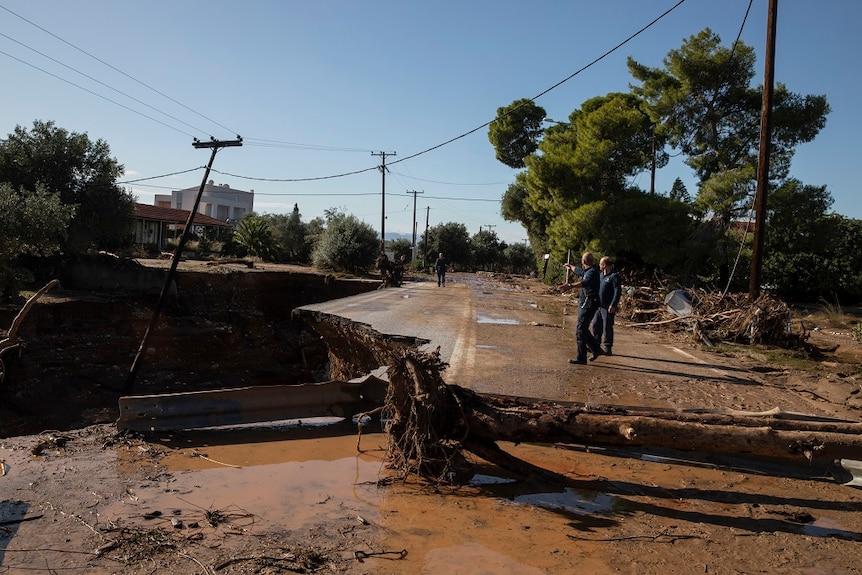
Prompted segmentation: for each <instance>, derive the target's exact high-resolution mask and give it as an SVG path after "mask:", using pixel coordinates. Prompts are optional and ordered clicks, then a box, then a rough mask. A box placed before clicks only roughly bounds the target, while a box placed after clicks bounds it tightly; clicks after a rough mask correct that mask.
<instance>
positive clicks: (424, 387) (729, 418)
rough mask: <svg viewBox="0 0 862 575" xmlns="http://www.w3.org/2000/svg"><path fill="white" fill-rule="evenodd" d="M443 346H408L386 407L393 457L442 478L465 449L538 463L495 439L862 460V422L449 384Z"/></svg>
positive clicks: (493, 458)
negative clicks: (553, 397) (582, 400)
mask: <svg viewBox="0 0 862 575" xmlns="http://www.w3.org/2000/svg"><path fill="white" fill-rule="evenodd" d="M444 368H445V364H444V363H442V362H441V361H440V358H439V353H434V354H423V353H420V352H415V351H411V352H405V353H403V355H402V356H401V357H400V358H398V360H397V361H396V362H395V363H394V364H393V365H391V366H390V367H389V370H388V374H389V381H390V388H389V394H388V396H387V404H386V407H385V408H384V412H383V413H384V417H383V420H384V421H385V422H386V423H385V425H384V429H385V430H386V431H387V432H388V434H389V457H390V463H391V466H392V467H393V468H395V469H399V470H401V471H402V472H404V473H405V474H406V473H411V472H412V473H418V474H420V475H422V476H425V477H428V478H431V479H434V480H436V481H440V482H447V481H458V480H462V479H463V478H464V477H465V474H466V470H465V467H466V464H465V462H466V458H465V456H464V452H465V451H469V452H472V453H473V454H474V455H476V456H478V457H480V458H482V459H485V460H486V461H490V462H491V463H495V464H498V465H501V466H502V467H504V468H508V469H512V470H514V471H521V472H523V471H524V470H528V471H529V470H530V469H531V466H530V465H529V464H526V463H524V462H518V461H517V460H516V459H515V458H513V457H512V456H511V455H509V454H507V453H506V452H505V451H503V450H502V449H501V448H500V447H499V446H498V445H497V443H496V442H498V441H509V442H513V443H522V442H531V443H563V444H577V445H584V446H588V447H627V448H669V449H673V450H677V451H686V452H699V453H703V454H723V455H735V456H740V455H744V456H752V457H762V458H769V459H770V460H773V461H777V462H782V461H783V462H786V463H793V464H798V463H801V462H805V461H807V462H809V463H810V462H812V461H813V460H814V459H819V460H821V461H833V460H836V459H854V460H859V459H862V423H859V422H851V421H846V420H839V419H832V418H817V417H814V416H806V415H804V414H796V413H787V412H782V411H780V410H770V411H767V412H762V413H748V412H740V411H732V410H718V411H715V412H706V413H704V412H703V411H702V410H688V411H677V410H672V409H664V410H663V409H650V408H639V407H631V408H627V407H623V406H587V405H583V404H576V403H565V402H556V401H547V400H541V399H530V398H518V397H512V396H501V395H489V394H480V393H476V392H473V391H471V390H469V389H466V388H463V387H460V386H457V385H449V384H446V383H445V382H444V381H443V379H442V377H441V375H440V372H441V371H442V369H444Z"/></svg>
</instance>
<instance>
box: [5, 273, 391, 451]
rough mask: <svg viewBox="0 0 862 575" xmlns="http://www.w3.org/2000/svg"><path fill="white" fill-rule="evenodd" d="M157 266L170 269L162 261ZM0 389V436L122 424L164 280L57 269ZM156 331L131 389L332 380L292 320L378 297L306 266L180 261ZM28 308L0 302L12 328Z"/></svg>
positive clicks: (311, 339)
mask: <svg viewBox="0 0 862 575" xmlns="http://www.w3.org/2000/svg"><path fill="white" fill-rule="evenodd" d="M158 263H160V264H161V266H164V265H165V262H158ZM54 271H55V273H56V277H59V278H60V280H61V284H60V286H59V287H58V288H55V289H53V290H51V291H49V292H48V294H47V295H45V296H43V298H41V299H40V300H39V301H38V303H37V304H36V305H35V306H34V307H33V309H32V311H31V312H30V314H29V315H28V316H27V317H26V319H25V321H24V323H23V324H22V327H21V330H20V332H19V338H20V340H21V341H22V344H23V345H22V349H21V355H20V359H15V358H12V359H11V360H10V361H7V363H8V364H9V365H7V375H6V378H5V380H4V381H3V383H0V437H8V436H12V435H28V434H34V433H39V432H40V431H42V430H46V429H55V430H67V429H70V428H75V427H82V426H86V425H90V424H96V423H108V422H112V421H114V420H116V418H117V401H118V399H119V397H120V395H121V391H122V389H123V386H124V385H125V383H126V380H127V377H128V373H129V369H130V367H131V365H132V362H133V360H134V358H135V354H136V353H137V351H138V349H139V347H140V344H141V340H142V337H143V335H144V333H145V331H146V329H147V326H148V325H149V323H150V321H151V318H152V315H153V310H154V309H155V306H156V302H157V301H158V294H159V293H160V290H161V287H162V286H163V284H164V281H165V277H166V275H167V272H166V269H164V267H158V266H144V265H140V264H136V263H134V262H124V263H120V262H114V261H112V260H110V259H108V260H103V261H101V262H88V263H86V264H85V263H78V264H75V265H74V266H69V267H67V268H62V269H59V270H54ZM175 284H176V288H175V289H172V290H171V292H170V293H171V295H170V296H169V297H168V299H167V304H166V306H165V309H164V311H163V312H162V314H161V316H160V318H159V321H158V323H157V325H156V329H155V330H154V331H153V332H151V335H150V338H149V341H148V344H147V346H146V350H145V354H144V355H143V356H142V361H141V368H140V371H139V373H138V376H137V378H136V380H135V383H134V388H133V392H134V393H135V394H149V393H167V392H177V391H194V390H203V389H216V388H224V387H238V386H244V385H266V384H292V383H307V382H317V381H325V379H326V371H327V361H328V358H327V353H326V346H325V344H324V343H323V342H322V341H321V340H320V338H319V337H318V336H317V335H316V334H313V333H311V332H310V331H309V330H308V329H307V328H306V326H305V325H304V324H303V323H302V322H301V321H297V320H295V319H292V318H291V311H292V310H293V309H294V308H295V307H297V306H300V305H305V304H308V303H316V302H321V301H326V300H329V299H336V298H340V297H346V296H350V295H354V294H357V293H362V292H365V291H369V290H373V289H375V288H376V287H377V282H375V281H371V280H367V281H366V280H349V279H339V278H336V277H335V276H331V275H325V274H320V273H316V272H314V271H312V270H308V269H307V268H300V267H282V268H280V269H275V267H274V266H268V268H267V267H264V268H263V269H261V268H260V267H258V268H252V269H249V268H248V267H247V266H245V265H241V264H238V265H224V266H206V265H205V264H203V263H200V264H197V265H192V264H185V263H184V264H183V265H181V267H180V268H179V269H178V272H177V277H176V282H175ZM19 309H20V305H5V306H2V307H0V326H3V327H4V329H8V327H9V326H10V325H11V322H12V319H13V318H14V317H15V315H16V314H17V313H18V311H19Z"/></svg>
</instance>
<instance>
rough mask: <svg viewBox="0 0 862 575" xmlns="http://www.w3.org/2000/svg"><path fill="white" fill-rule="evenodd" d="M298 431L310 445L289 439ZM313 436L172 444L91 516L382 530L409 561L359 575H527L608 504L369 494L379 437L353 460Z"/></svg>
mask: <svg viewBox="0 0 862 575" xmlns="http://www.w3.org/2000/svg"><path fill="white" fill-rule="evenodd" d="M303 433H304V434H306V435H308V437H301V438H297V435H300V434H303ZM315 434H317V435H323V434H324V432H323V431H322V430H321V429H319V428H318V429H312V428H306V429H289V430H284V429H281V430H254V431H243V430H234V431H232V432H230V433H227V432H225V433H223V434H219V433H214V432H212V431H210V432H207V433H189V434H178V435H177V436H175V437H174V438H173V439H172V440H171V442H166V443H169V445H170V446H171V447H174V449H170V450H169V452H168V454H167V455H166V456H165V457H163V458H162V459H161V460H160V465H161V466H162V467H164V468H166V469H167V473H165V474H162V475H160V476H156V477H155V478H154V479H151V480H149V481H140V482H134V483H132V484H128V485H127V490H126V493H125V494H124V496H123V497H122V498H121V500H120V501H114V502H112V503H111V504H110V505H108V506H106V507H105V508H102V509H101V510H100V515H101V520H102V521H117V522H119V523H120V524H123V523H126V524H128V523H132V522H133V523H135V524H139V523H140V522H141V521H143V517H144V516H145V515H146V514H152V513H153V512H159V516H158V517H156V518H155V519H152V520H151V521H148V522H147V523H148V524H150V525H152V526H153V527H156V526H157V524H158V525H162V524H164V525H168V526H169V525H170V521H171V519H174V520H177V519H179V520H181V521H183V523H184V524H185V525H188V524H189V523H193V522H199V523H200V524H203V522H204V520H205V517H206V513H207V512H208V511H209V512H212V511H218V512H220V513H222V514H224V515H226V516H227V517H228V518H229V520H230V522H231V524H232V525H233V526H235V527H245V528H252V527H253V529H254V531H255V532H265V531H266V529H267V528H270V527H277V528H279V529H287V530H291V531H296V530H309V529H312V528H313V527H314V525H316V524H321V523H324V522H328V521H342V522H343V521H344V520H345V519H348V518H349V519H350V520H360V519H359V518H361V521H368V522H369V523H370V524H372V525H374V526H375V527H379V528H380V529H381V531H380V533H381V538H380V540H379V542H378V544H379V547H378V549H386V550H401V549H404V550H407V551H408V553H407V555H406V556H405V557H403V558H402V559H398V560H386V559H384V558H374V559H368V560H366V561H367V563H368V569H370V570H369V571H368V572H369V573H371V572H385V573H387V574H389V575H408V574H410V575H413V574H415V573H452V574H459V573H464V574H467V573H476V572H477V571H476V566H477V565H482V566H483V570H482V571H481V572H482V573H488V574H494V575H507V574H515V573H518V574H527V575H532V574H540V573H553V572H558V571H555V570H558V569H559V568H560V557H556V556H555V555H554V554H553V553H549V552H548V549H555V548H559V549H563V548H566V546H570V544H571V542H570V541H569V540H568V539H567V537H566V535H565V534H566V533H567V532H569V531H570V530H571V521H572V515H578V516H582V517H584V519H583V520H582V521H584V522H585V523H590V522H591V521H592V519H590V518H589V517H588V516H589V515H590V514H599V513H602V512H603V511H605V510H607V509H610V508H611V507H612V506H613V505H614V498H613V497H611V496H608V495H603V494H597V495H590V494H589V493H588V492H580V491H575V490H571V489H566V490H564V491H561V492H560V493H548V492H542V493H524V490H525V489H526V490H527V491H529V488H528V487H526V486H525V485H524V484H522V483H519V482H517V481H515V480H514V479H511V478H507V477H500V476H497V475H494V474H488V473H484V474H483V473H477V475H475V476H474V477H473V479H472V481H471V482H470V484H469V485H467V486H465V487H461V488H458V489H447V488H441V489H437V490H434V489H429V488H428V486H427V485H425V484H421V483H417V482H413V481H410V480H408V481H405V482H403V483H402V482H396V483H394V484H391V485H389V486H387V487H378V486H377V482H378V479H380V478H381V477H383V476H385V474H386V471H385V469H384V465H383V457H384V455H385V449H386V444H387V437H386V436H385V435H384V434H381V433H363V435H362V436H361V438H360V441H359V445H360V447H361V449H362V450H363V452H362V453H359V454H357V452H356V448H357V437H356V435H355V434H353V435H345V436H336V437H332V436H331V435H327V436H315ZM287 436H290V437H291V438H290V439H287V438H286V437H287ZM252 439H253V440H252ZM265 439H268V440H265ZM240 441H243V443H239V442H240ZM345 455H348V456H345ZM480 471H481V470H480ZM250 522H253V525H250V524H249V523H250ZM591 555H592V554H591ZM597 556H600V555H598V551H597ZM384 561H385V563H384ZM372 562H374V565H372ZM604 567H607V566H600V567H597V569H598V571H597V572H601V571H602V568H604ZM376 568H380V569H383V570H384V571H375V569H376Z"/></svg>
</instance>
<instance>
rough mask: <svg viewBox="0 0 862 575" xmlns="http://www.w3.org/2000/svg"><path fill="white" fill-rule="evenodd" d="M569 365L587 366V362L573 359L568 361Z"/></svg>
mask: <svg viewBox="0 0 862 575" xmlns="http://www.w3.org/2000/svg"><path fill="white" fill-rule="evenodd" d="M569 363H573V364H575V365H587V361H586V360H585V359H577V358H574V357H573V358H572V359H570V360H569Z"/></svg>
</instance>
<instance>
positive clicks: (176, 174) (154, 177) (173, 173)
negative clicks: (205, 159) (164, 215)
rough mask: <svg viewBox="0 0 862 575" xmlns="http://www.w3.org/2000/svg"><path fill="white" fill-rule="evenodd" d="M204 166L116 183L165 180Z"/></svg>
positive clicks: (202, 168)
mask: <svg viewBox="0 0 862 575" xmlns="http://www.w3.org/2000/svg"><path fill="white" fill-rule="evenodd" d="M204 169H206V166H198V167H197V168H189V169H188V170H181V171H179V172H171V173H170V174H162V175H160V176H150V177H148V178H138V179H136V180H124V181H122V182H117V183H118V184H134V183H137V182H146V181H147V180H158V179H159V178H167V177H170V176H178V175H180V174H188V173H189V172H195V171H197V170H204Z"/></svg>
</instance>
